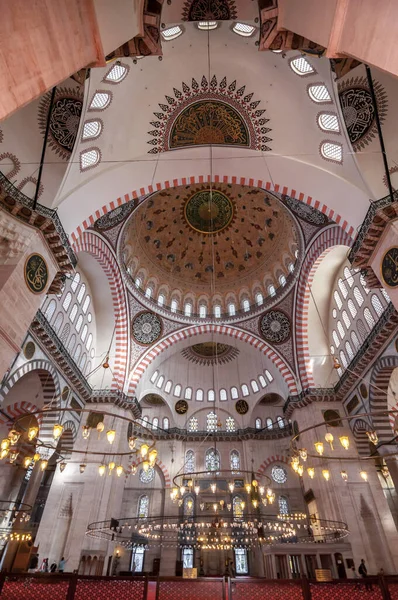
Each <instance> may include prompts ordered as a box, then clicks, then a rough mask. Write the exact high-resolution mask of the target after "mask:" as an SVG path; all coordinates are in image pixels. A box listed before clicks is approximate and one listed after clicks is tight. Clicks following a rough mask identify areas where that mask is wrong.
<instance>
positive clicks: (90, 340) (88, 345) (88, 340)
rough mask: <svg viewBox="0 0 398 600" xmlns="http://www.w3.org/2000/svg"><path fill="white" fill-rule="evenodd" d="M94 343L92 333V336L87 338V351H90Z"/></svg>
mask: <svg viewBox="0 0 398 600" xmlns="http://www.w3.org/2000/svg"><path fill="white" fill-rule="evenodd" d="M92 342H93V334H92V333H90V335H89V336H88V338H87V342H86V350H90V348H91V344H92Z"/></svg>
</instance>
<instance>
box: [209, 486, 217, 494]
mask: <svg viewBox="0 0 398 600" xmlns="http://www.w3.org/2000/svg"><path fill="white" fill-rule="evenodd" d="M210 489H211V491H212V492H213V494H215V493H216V491H217V484H216V483H212V484H211V485H210Z"/></svg>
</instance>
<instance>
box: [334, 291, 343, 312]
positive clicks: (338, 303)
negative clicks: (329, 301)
mask: <svg viewBox="0 0 398 600" xmlns="http://www.w3.org/2000/svg"><path fill="white" fill-rule="evenodd" d="M333 298H334V301H335V302H336V304H337V308H338V309H339V310H341V308H342V306H343V303H342V301H341V298H340V294H339V293H338V291H337V290H335V292H334V294H333Z"/></svg>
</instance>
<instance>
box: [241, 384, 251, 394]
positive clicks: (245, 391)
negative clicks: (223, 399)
mask: <svg viewBox="0 0 398 600" xmlns="http://www.w3.org/2000/svg"><path fill="white" fill-rule="evenodd" d="M241 388H242V395H243V396H248V395H249V388H248V387H247V385H246V384H245V383H244V384H243V385H242V386H241Z"/></svg>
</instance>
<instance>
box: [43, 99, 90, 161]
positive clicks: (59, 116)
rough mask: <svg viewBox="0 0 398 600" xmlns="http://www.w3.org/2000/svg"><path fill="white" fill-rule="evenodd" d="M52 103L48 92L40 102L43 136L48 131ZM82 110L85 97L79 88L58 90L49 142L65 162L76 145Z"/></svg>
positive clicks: (52, 111) (52, 114)
mask: <svg viewBox="0 0 398 600" xmlns="http://www.w3.org/2000/svg"><path fill="white" fill-rule="evenodd" d="M50 103H51V92H48V93H47V94H46V95H45V96H44V97H43V99H42V101H41V102H40V106H39V114H38V120H39V127H40V131H41V133H42V134H43V135H44V134H45V131H46V125H47V117H48V111H49V110H50ZM82 110H83V95H82V93H81V91H80V90H79V89H78V88H76V89H70V88H57V91H56V93H55V98H54V103H53V106H52V109H51V115H50V128H49V137H48V142H49V146H50V148H52V150H54V151H55V153H56V154H58V155H59V156H61V158H63V159H65V160H67V159H68V158H69V157H70V155H71V152H72V150H73V146H74V145H75V141H76V136H77V132H78V129H79V123H80V117H81V114H82Z"/></svg>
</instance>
